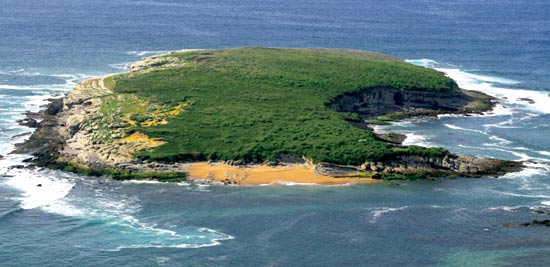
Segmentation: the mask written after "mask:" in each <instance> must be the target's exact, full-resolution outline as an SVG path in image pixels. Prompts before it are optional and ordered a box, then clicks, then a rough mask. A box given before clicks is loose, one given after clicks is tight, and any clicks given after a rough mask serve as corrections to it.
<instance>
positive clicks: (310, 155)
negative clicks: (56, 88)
mask: <svg viewBox="0 0 550 267" xmlns="http://www.w3.org/2000/svg"><path fill="white" fill-rule="evenodd" d="M52 105H55V103H54V104H52ZM58 105H60V104H59V103H58ZM490 107H491V105H490V103H489V98H488V97H486V96H483V95H482V94H476V93H474V92H465V91H461V90H460V89H459V88H458V86H457V85H456V83H455V82H454V81H453V80H451V79H450V78H447V77H445V76H444V75H442V74H441V73H439V72H437V71H435V70H432V69H426V68H422V67H418V66H414V65H411V64H408V63H405V62H404V61H402V60H399V59H396V58H393V57H389V56H384V55H380V54H374V53H368V52H362V51H346V50H329V49H273V48H256V47H253V48H236V49H224V50H201V51H186V52H172V53H169V54H166V55H161V56H156V57H151V58H146V59H145V60H143V61H141V62H138V63H135V64H133V65H132V66H130V72H128V73H123V74H116V75H111V76H107V77H102V78H95V79H91V80H87V81H84V82H82V83H81V84H79V85H77V86H76V87H75V89H74V90H73V91H72V92H71V93H70V94H69V95H68V96H67V97H66V98H65V99H64V100H63V107H62V108H61V107H60V108H59V109H58V110H57V111H59V113H57V111H56V112H54V113H52V114H55V117H53V118H55V121H56V123H55V124H56V125H55V126H53V128H52V127H50V128H48V127H46V126H44V125H43V126H42V127H41V128H40V129H42V130H40V129H39V131H37V133H35V135H34V138H31V142H32V140H33V139H34V140H35V141H36V140H37V139H48V140H49V141H48V142H49V144H50V145H49V147H48V149H46V150H42V152H39V153H38V154H37V155H38V158H39V159H38V161H39V162H42V163H44V162H45V165H48V166H50V167H57V168H64V169H66V170H69V171H79V172H85V173H89V174H99V173H111V174H113V175H114V176H115V178H136V177H137V178H149V177H151V178H157V179H163V178H168V179H173V178H180V177H182V175H183V173H186V172H188V171H189V170H190V169H191V170H193V168H192V166H191V168H190V167H189V164H183V163H190V162H205V161H212V162H229V163H231V164H232V165H242V164H247V163H248V164H250V163H253V164H256V165H257V164H262V163H263V164H268V165H271V166H273V170H276V169H277V168H279V167H276V166H274V165H276V164H278V163H282V164H285V163H294V164H307V165H308V166H313V168H312V173H313V172H314V173H315V174H316V175H324V176H330V177H348V178H349V177H355V178H357V177H375V178H378V177H386V178H395V177H402V176H403V175H407V176H411V175H413V176H414V175H420V174H421V175H425V174H430V175H432V174H452V173H460V174H464V175H476V174H497V173H501V172H503V171H506V170H509V169H510V168H512V167H513V166H516V165H517V164H516V165H514V164H513V163H510V162H504V161H496V160H482V159H475V158H470V157H463V156H457V155H453V154H450V153H449V152H447V151H446V150H445V149H443V148H422V147H416V146H408V147H405V146H401V145H399V144H398V143H399V142H398V141H397V142H396V141H395V140H390V141H388V139H391V138H388V135H385V136H382V135H376V134H375V133H373V132H372V130H371V129H370V128H369V127H368V125H367V123H365V121H367V122H371V123H372V122H376V123H380V122H381V121H384V120H391V119H395V118H402V117H406V116H410V115H418V114H428V115H433V114H437V113H443V112H445V113H462V112H468V111H479V110H484V109H488V108H490ZM49 109H52V107H51V106H50V108H49ZM53 109H55V108H53ZM46 121H48V120H46ZM43 124H44V123H43ZM45 136H47V137H45ZM54 136H56V137H54ZM46 155H47V156H46ZM476 160H477V161H479V162H477V163H476V162H475V161H476ZM302 161H303V162H302ZM510 164H511V165H510ZM204 166H211V168H212V169H215V168H216V167H219V166H217V164H209V165H208V164H205V165H204ZM225 167H228V166H225ZM248 167H251V166H248ZM264 167H265V166H264ZM287 167H288V165H287ZM207 168H208V167H207ZM236 169H237V168H236ZM225 171H226V175H225V177H224V180H225V181H226V182H230V183H231V182H235V179H233V178H231V175H232V174H231V173H230V174H227V169H225ZM180 172H181V173H180ZM241 172H242V167H241ZM241 172H238V174H237V172H235V177H237V176H239V175H243V176H246V174H245V173H241ZM202 173H204V175H207V176H208V178H209V179H210V178H212V179H218V180H219V179H220V177H217V178H216V177H214V176H215V174H216V172H215V171H214V170H212V172H208V171H206V172H204V171H203V172H202ZM281 173H283V172H281ZM218 176H220V175H219V174H218ZM191 177H192V178H193V173H191ZM235 177H234V178H235ZM200 178H204V177H200ZM241 178H242V177H241ZM274 179H276V178H274ZM241 180H242V179H241Z"/></svg>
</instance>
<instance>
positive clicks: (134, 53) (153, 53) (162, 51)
mask: <svg viewBox="0 0 550 267" xmlns="http://www.w3.org/2000/svg"><path fill="white" fill-rule="evenodd" d="M165 53H168V51H165V50H156V51H147V50H145V51H128V52H126V54H128V55H135V56H139V57H144V56H153V55H160V54H165Z"/></svg>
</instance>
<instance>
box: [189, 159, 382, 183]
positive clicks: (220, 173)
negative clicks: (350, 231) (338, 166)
mask: <svg viewBox="0 0 550 267" xmlns="http://www.w3.org/2000/svg"><path fill="white" fill-rule="evenodd" d="M188 171H189V179H191V180H210V181H216V182H221V183H224V184H236V185H268V184H278V183H281V184H290V183H297V184H319V185H342V184H350V183H377V182H380V180H375V179H370V178H334V177H331V176H324V175H319V174H316V173H314V167H313V166H311V165H307V164H292V165H286V166H266V165H255V166H252V167H242V166H231V165H227V164H223V163H214V164H212V163H207V162H198V163H192V164H190V165H189V169H188Z"/></svg>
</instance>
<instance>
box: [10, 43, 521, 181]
mask: <svg viewBox="0 0 550 267" xmlns="http://www.w3.org/2000/svg"><path fill="white" fill-rule="evenodd" d="M170 54H171V53H168V54H167V55H170ZM162 60H165V59H164V58H162V57H160V56H153V57H147V58H144V59H143V60H141V61H138V62H136V63H134V64H132V65H131V66H130V67H129V72H127V73H126V74H128V73H132V72H137V71H142V70H144V69H145V71H149V69H148V68H153V67H152V66H155V65H156V64H159V62H164V61H162ZM167 62H168V65H167V66H168V67H173V66H178V65H177V64H178V63H177V62H176V61H173V60H168V61H167ZM164 67H166V66H162V65H161V66H160V67H155V68H164ZM119 74H121V73H113V74H108V75H104V76H101V77H95V78H90V79H86V80H84V81H82V82H80V83H78V84H77V85H75V87H74V88H73V89H72V90H71V92H69V93H68V94H67V95H66V96H65V97H63V98H62V99H58V100H52V101H51V103H50V104H49V105H48V106H47V108H46V109H45V110H43V111H42V112H41V113H40V114H28V115H29V116H28V120H26V121H25V123H27V124H28V123H29V121H30V123H31V124H34V126H36V128H37V130H36V131H35V132H34V133H33V134H32V136H31V138H29V140H27V141H26V142H25V143H24V144H20V145H18V148H17V150H16V151H19V152H21V151H35V154H34V156H35V159H34V160H33V162H34V164H36V165H38V166H42V167H49V168H54V169H61V170H65V171H70V172H75V173H80V174H85V175H92V176H100V175H111V176H113V178H115V179H119V180H127V179H155V180H159V181H181V180H185V179H189V180H206V181H216V182H220V183H223V184H240V185H265V184H273V183H277V182H280V183H303V184H320V185H342V184H350V183H373V182H377V181H380V180H381V179H417V178H426V177H438V176H465V177H481V176H499V175H502V174H505V173H507V172H510V171H517V170H520V169H521V168H522V166H523V164H522V163H521V162H512V161H502V160H493V159H481V158H475V157H467V156H460V155H454V154H452V153H450V152H448V151H447V152H445V153H442V154H441V155H437V156H432V155H428V156H414V155H409V156H407V155H402V156H399V155H396V156H394V157H393V158H391V159H389V160H386V161H377V162H364V163H363V164H362V165H361V166H344V165H336V164H329V163H322V162H321V163H317V164H315V165H314V164H311V163H310V160H308V159H305V158H302V157H300V156H297V155H289V156H290V158H289V159H287V160H282V161H281V162H276V163H275V164H272V163H267V164H266V163H263V164H258V163H250V164H248V165H244V164H240V163H238V164H234V162H216V163H209V162H204V161H203V162H182V163H178V162H176V163H159V162H145V161H139V160H136V159H134V158H133V157H132V156H131V155H132V153H133V152H135V151H138V150H140V149H144V148H152V147H156V146H158V145H161V144H162V142H160V141H158V140H153V139H150V138H148V137H147V136H146V135H142V134H140V133H139V132H136V133H134V134H133V135H132V136H130V137H126V138H122V139H118V140H117V139H116V138H115V139H114V140H116V141H114V142H112V143H106V144H98V143H96V142H95V141H94V137H95V135H94V134H96V135H97V133H98V132H101V131H103V132H104V133H106V134H110V135H112V136H117V135H120V136H121V137H123V127H120V126H116V127H111V125H104V124H101V123H99V122H96V123H95V124H94V123H85V122H86V120H87V119H89V118H92V117H94V116H97V115H98V114H99V110H100V108H101V105H102V102H103V101H105V99H106V98H107V97H117V96H116V94H114V93H113V91H112V90H111V88H109V87H110V86H112V84H111V83H112V82H113V81H112V80H110V81H108V82H107V81H106V79H107V78H110V77H113V76H115V75H119ZM396 93H400V94H403V95H405V98H404V99H405V100H407V97H408V98H409V100H408V101H418V102H423V101H425V100H426V99H428V100H429V99H432V101H435V102H436V103H437V102H438V101H439V105H442V106H441V108H439V109H437V108H433V107H432V106H429V105H425V104H424V105H420V106H418V107H416V106H412V108H409V109H403V107H400V106H398V105H393V106H391V107H389V108H388V105H386V106H385V109H381V110H377V109H376V106H375V110H374V112H372V110H367V111H365V112H364V113H361V112H358V113H357V114H358V115H359V116H360V117H362V118H363V120H364V121H348V122H349V123H351V124H352V125H353V126H355V127H357V128H361V129H364V130H366V131H371V132H373V133H374V134H375V135H377V138H380V139H381V140H382V141H384V142H387V143H391V144H393V145H396V146H400V143H402V142H403V138H402V136H399V135H397V134H393V133H384V134H377V133H375V132H374V131H373V128H372V127H371V126H370V125H369V119H375V120H378V121H380V122H382V123H384V122H386V123H387V122H388V121H395V120H401V119H406V118H411V117H416V116H437V115H440V114H463V115H467V114H472V113H481V112H483V111H487V110H491V109H492V108H493V106H494V103H492V100H494V98H493V97H490V96H488V95H485V94H483V93H481V92H475V91H466V90H460V91H459V92H455V93H452V94H447V95H442V96H439V95H438V94H433V93H422V92H403V91H398V90H395V89H388V88H371V89H366V90H362V91H357V92H352V93H345V94H343V95H340V96H337V97H335V98H334V100H333V101H332V102H331V103H328V104H327V107H329V108H331V109H333V110H334V111H336V112H338V111H340V112H349V111H348V110H347V109H349V106H350V105H358V104H365V103H361V102H359V103H357V101H358V100H357V99H374V98H373V97H371V96H372V95H377V97H378V99H374V101H378V102H380V101H382V102H383V101H388V99H390V100H393V99H394V94H396ZM358 96H359V97H358ZM365 96H368V97H365ZM438 97H439V98H438ZM115 99H116V98H115ZM436 100H437V101H436ZM455 100H460V101H459V103H458V104H457V103H455V102H456V101H455ZM350 101H351V102H352V103H351V104H350V103H349V102H350ZM362 101H364V100H362ZM378 102H376V103H378ZM376 103H370V102H369V103H368V104H369V105H371V106H372V105H376ZM445 105H448V107H446V106H445ZM40 117H41V118H40ZM121 129H122V130H121ZM131 137H133V138H131ZM44 143H46V146H44ZM228 163H229V164H228ZM235 165H239V166H235ZM184 173H185V174H187V175H185V174H184ZM148 177H149V178H148Z"/></svg>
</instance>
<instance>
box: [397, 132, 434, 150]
mask: <svg viewBox="0 0 550 267" xmlns="http://www.w3.org/2000/svg"><path fill="white" fill-rule="evenodd" d="M405 136H406V137H407V138H405V141H403V145H405V146H410V145H415V146H423V147H433V146H434V145H433V144H431V143H430V142H428V140H429V137H428V136H425V135H420V134H416V133H408V134H405Z"/></svg>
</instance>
